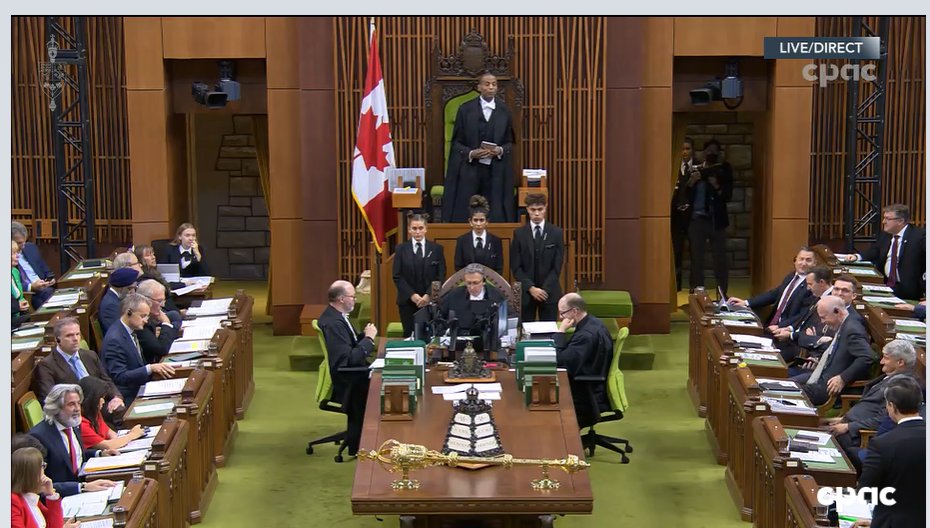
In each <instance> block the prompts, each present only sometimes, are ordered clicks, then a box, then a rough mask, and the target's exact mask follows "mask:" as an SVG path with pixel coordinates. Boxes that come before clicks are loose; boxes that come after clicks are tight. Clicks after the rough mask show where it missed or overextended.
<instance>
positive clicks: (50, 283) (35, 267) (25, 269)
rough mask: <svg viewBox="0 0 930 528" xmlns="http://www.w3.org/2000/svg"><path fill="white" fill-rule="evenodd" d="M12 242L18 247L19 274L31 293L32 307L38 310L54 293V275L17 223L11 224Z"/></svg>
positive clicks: (21, 226) (26, 232)
mask: <svg viewBox="0 0 930 528" xmlns="http://www.w3.org/2000/svg"><path fill="white" fill-rule="evenodd" d="M11 231H12V238H13V242H16V245H17V246H19V252H20V259H19V264H18V266H19V273H20V277H22V282H23V286H24V287H25V289H26V291H31V292H32V293H33V295H32V301H31V302H32V307H33V308H36V309H38V308H39V307H40V306H42V305H43V304H45V301H47V300H48V299H49V298H50V297H51V296H52V294H53V293H55V289H54V286H55V274H54V273H52V270H51V269H50V268H49V267H48V265H47V264H46V263H45V260H43V259H42V254H41V253H39V248H38V247H37V246H36V245H35V244H33V243H32V242H27V240H28V239H29V231H27V230H26V226H24V225H23V224H21V223H19V222H13V223H12V229H11Z"/></svg>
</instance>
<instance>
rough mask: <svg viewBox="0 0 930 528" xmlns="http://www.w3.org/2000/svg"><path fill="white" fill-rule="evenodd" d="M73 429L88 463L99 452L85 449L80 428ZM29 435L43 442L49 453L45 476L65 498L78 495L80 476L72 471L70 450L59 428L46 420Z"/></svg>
mask: <svg viewBox="0 0 930 528" xmlns="http://www.w3.org/2000/svg"><path fill="white" fill-rule="evenodd" d="M73 429H74V433H75V436H76V437H77V442H78V445H77V446H76V449H80V450H81V452H82V453H83V457H84V461H85V462H86V461H87V460H88V459H90V458H93V457H94V456H95V455H96V454H97V453H98V452H99V450H97V449H84V444H83V443H82V442H81V430H80V427H74V428H73ZM29 434H31V435H32V436H34V437H36V438H37V439H38V440H39V441H40V442H42V445H43V446H45V450H46V451H47V452H48V454H47V455H46V456H45V462H46V463H47V464H48V467H46V468H45V475H46V476H47V477H48V478H50V479H52V482H54V483H55V489H56V490H57V491H58V492H59V493H60V494H62V495H65V496H67V495H74V494H76V493H78V476H77V475H76V474H75V473H74V471H72V470H71V456H70V455H68V448H67V447H65V441H64V440H63V439H62V437H61V433H59V432H58V427H57V426H55V425H52V424H50V423H48V422H47V421H46V420H42V421H41V422H39V423H37V424H36V425H35V426H34V427H33V428H32V429H30V430H29ZM78 469H80V468H78Z"/></svg>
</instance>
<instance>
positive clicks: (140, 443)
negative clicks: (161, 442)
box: [119, 437, 155, 453]
mask: <svg viewBox="0 0 930 528" xmlns="http://www.w3.org/2000/svg"><path fill="white" fill-rule="evenodd" d="M154 441H155V438H154V437H152V438H137V439H135V440H133V441H132V442H129V443H128V444H126V445H124V446H123V447H121V448H119V450H120V452H121V453H128V452H130V451H141V450H143V449H146V450H148V449H152V442H154Z"/></svg>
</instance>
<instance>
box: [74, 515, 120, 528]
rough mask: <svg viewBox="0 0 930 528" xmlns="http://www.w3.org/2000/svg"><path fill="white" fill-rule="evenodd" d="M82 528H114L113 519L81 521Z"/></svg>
mask: <svg viewBox="0 0 930 528" xmlns="http://www.w3.org/2000/svg"><path fill="white" fill-rule="evenodd" d="M81 528H113V517H107V518H106V519H94V520H93V521H81Z"/></svg>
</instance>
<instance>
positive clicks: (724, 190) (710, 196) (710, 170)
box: [679, 162, 733, 229]
mask: <svg viewBox="0 0 930 528" xmlns="http://www.w3.org/2000/svg"><path fill="white" fill-rule="evenodd" d="M698 170H700V171H701V174H702V175H703V176H702V180H703V181H704V182H705V184H706V185H707V187H706V190H707V194H706V200H705V202H704V205H705V211H706V212H707V214H708V215H709V216H710V217H711V218H712V219H713V221H714V229H726V227H727V226H729V225H730V215H729V213H728V212H727V202H729V201H730V200H731V199H732V198H733V168H732V167H731V166H730V164H729V163H727V162H723V163H719V164H716V165H711V166H710V167H703V168H700V167H699V169H698ZM679 171H680V169H679ZM709 176H715V177H716V178H717V183H718V184H719V185H720V188H719V189H714V187H713V185H711V184H710V183H708V182H707V178H708V177H709ZM690 177H691V175H690V174H688V175H687V176H685V177H684V185H685V189H686V191H685V192H686V195H687V202H688V204H690V205H691V207H689V208H688V211H689V212H690V213H692V214H693V212H694V210H695V207H694V200H695V198H696V197H697V192H696V191H697V184H695V185H693V186H691V187H688V186H687V185H688V179H689V178H690Z"/></svg>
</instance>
